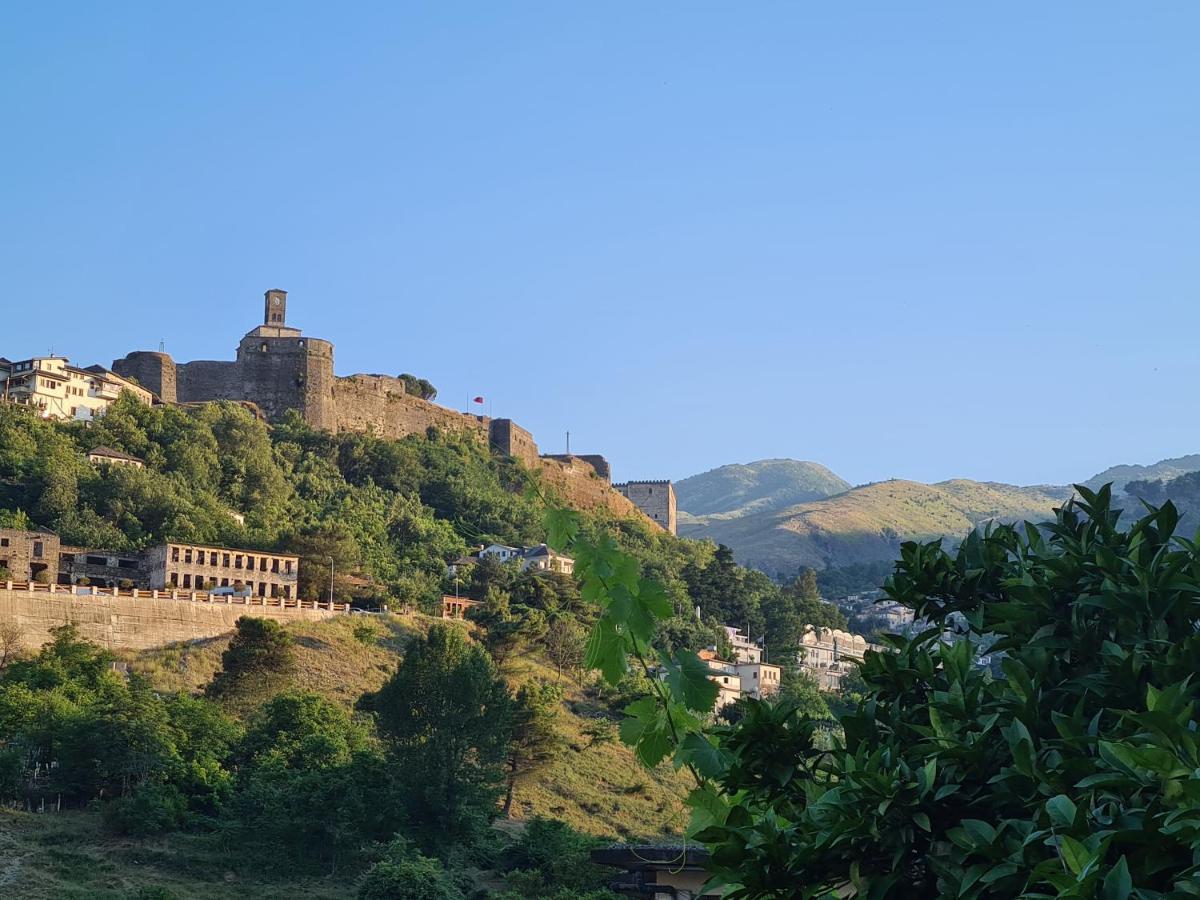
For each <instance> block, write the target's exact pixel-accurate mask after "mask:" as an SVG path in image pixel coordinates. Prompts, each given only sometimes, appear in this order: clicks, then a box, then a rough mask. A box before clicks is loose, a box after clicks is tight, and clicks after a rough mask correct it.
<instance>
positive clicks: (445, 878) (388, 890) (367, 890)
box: [358, 855, 463, 900]
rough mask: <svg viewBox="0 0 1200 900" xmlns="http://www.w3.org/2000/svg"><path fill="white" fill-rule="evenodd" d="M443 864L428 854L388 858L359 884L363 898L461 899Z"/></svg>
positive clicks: (375, 866)
mask: <svg viewBox="0 0 1200 900" xmlns="http://www.w3.org/2000/svg"><path fill="white" fill-rule="evenodd" d="M462 896H463V894H462V891H460V890H459V889H458V888H457V887H455V885H454V883H453V882H452V881H451V879H450V876H449V875H448V874H447V873H446V870H445V868H444V867H443V866H442V864H441V863H440V862H439V861H438V860H436V859H431V858H429V857H428V856H420V855H416V856H413V857H410V858H407V859H404V858H401V859H385V860H383V861H381V862H378V863H376V864H375V865H374V866H372V867H371V869H370V871H368V872H367V874H366V875H365V876H364V877H363V880H362V881H361V882H360V883H359V887H358V897H359V900H461V898H462Z"/></svg>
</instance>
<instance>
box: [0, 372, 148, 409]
mask: <svg viewBox="0 0 1200 900" xmlns="http://www.w3.org/2000/svg"><path fill="white" fill-rule="evenodd" d="M126 391H128V392H129V393H131V394H132V395H133V396H134V397H136V398H137V399H138V400H139V401H140V402H142V403H145V404H146V405H147V406H149V405H151V404H152V403H154V402H155V399H156V398H155V396H154V394H152V393H150V391H148V390H146V389H145V388H143V387H141V386H140V385H138V384H135V383H134V382H132V381H130V380H129V379H127V378H122V377H121V376H120V375H117V374H116V373H115V372H110V371H109V370H108V369H106V368H104V367H103V366H88V367H87V368H86V369H81V368H78V367H76V366H73V365H71V363H70V360H68V359H67V358H66V357H65V356H34V357H31V358H29V359H23V360H18V361H17V362H13V361H12V360H8V359H3V358H0V400H4V401H7V402H9V403H18V404H21V405H22V406H28V407H30V408H32V409H33V410H35V411H36V412H37V414H38V415H39V416H41V417H42V418H43V419H63V420H67V421H79V422H90V421H91V420H92V419H94V418H95V417H96V416H100V415H103V414H104V412H105V411H106V410H107V409H108V407H109V406H111V405H112V403H113V401H115V400H116V399H117V398H118V397H120V396H121V394H122V393H124V392H126Z"/></svg>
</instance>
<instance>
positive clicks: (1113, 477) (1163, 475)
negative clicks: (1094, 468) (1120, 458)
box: [1083, 453, 1200, 491]
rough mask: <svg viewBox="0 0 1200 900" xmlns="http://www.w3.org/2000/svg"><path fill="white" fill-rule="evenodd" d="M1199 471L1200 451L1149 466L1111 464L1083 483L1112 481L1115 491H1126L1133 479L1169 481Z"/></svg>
mask: <svg viewBox="0 0 1200 900" xmlns="http://www.w3.org/2000/svg"><path fill="white" fill-rule="evenodd" d="M1197 471H1200V453H1192V454H1189V455H1188V456H1177V457H1175V458H1174V459H1160V460H1159V461H1158V462H1156V463H1152V464H1151V465H1148V466H1138V465H1121V466H1110V467H1109V468H1107V469H1105V470H1104V471H1103V472H1100V473H1098V474H1096V475H1093V476H1092V477H1091V478H1089V479H1088V480H1087V481H1085V482H1083V484H1084V485H1086V486H1087V487H1090V488H1093V489H1095V488H1098V487H1100V485H1102V484H1107V483H1109V482H1112V486H1113V490H1114V491H1124V490H1125V486H1126V485H1127V484H1128V483H1129V482H1131V481H1141V482H1147V481H1169V480H1170V479H1172V478H1178V477H1179V476H1180V475H1186V474H1187V473H1189V472H1197Z"/></svg>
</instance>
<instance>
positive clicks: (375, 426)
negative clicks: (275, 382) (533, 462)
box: [333, 375, 488, 441]
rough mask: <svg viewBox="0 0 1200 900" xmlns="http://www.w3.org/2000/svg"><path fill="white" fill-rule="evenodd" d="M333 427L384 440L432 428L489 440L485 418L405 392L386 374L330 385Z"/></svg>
mask: <svg viewBox="0 0 1200 900" xmlns="http://www.w3.org/2000/svg"><path fill="white" fill-rule="evenodd" d="M333 410H334V417H335V420H336V421H335V425H334V428H335V430H337V431H370V432H374V433H375V434H377V435H379V436H380V437H385V438H402V437H404V436H405V435H409V434H424V433H425V432H426V431H427V430H428V429H429V428H430V427H431V426H432V427H435V428H439V429H441V430H443V431H449V432H455V433H467V434H473V435H475V436H477V437H478V438H479V439H480V440H482V441H486V440H487V438H488V425H487V419H486V418H484V417H482V416H473V415H470V414H468V413H461V412H458V411H456V410H453V409H447V408H446V407H444V406H439V405H438V404H436V403H430V402H429V401H428V400H422V399H421V398H420V397H414V396H413V395H412V394H409V393H407V392H406V391H405V390H404V382H403V381H401V380H400V379H399V378H392V377H391V376H389V375H351V376H349V377H348V378H336V379H334V382H333Z"/></svg>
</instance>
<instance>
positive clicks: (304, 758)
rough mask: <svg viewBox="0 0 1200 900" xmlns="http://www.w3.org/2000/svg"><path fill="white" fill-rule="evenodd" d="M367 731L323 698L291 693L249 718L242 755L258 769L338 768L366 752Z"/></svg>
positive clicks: (246, 761) (337, 705) (304, 693)
mask: <svg viewBox="0 0 1200 900" xmlns="http://www.w3.org/2000/svg"><path fill="white" fill-rule="evenodd" d="M368 745H369V737H368V733H367V730H366V729H365V728H364V727H363V726H362V725H360V724H358V723H356V722H354V721H353V720H352V719H351V718H350V714H349V713H348V712H347V711H346V709H345V707H343V706H340V705H339V704H337V703H333V702H332V701H329V700H326V699H325V698H324V697H321V696H320V695H318V694H312V693H307V692H303V691H286V692H284V693H282V694H279V695H278V696H275V697H272V698H271V699H270V700H268V701H267V702H266V703H264V704H263V705H262V706H261V707H259V708H258V709H257V710H255V711H254V713H253V714H252V715H251V716H250V721H249V724H248V726H247V728H246V736H245V739H244V740H243V741H242V745H241V749H240V753H241V756H242V759H243V760H244V762H245V764H246V765H249V766H251V767H253V768H257V769H265V768H273V769H306V770H317V769H326V768H336V767H339V766H344V765H346V764H348V763H349V762H350V761H351V759H353V757H354V754H355V753H357V752H360V751H362V750H365V749H367V747H368Z"/></svg>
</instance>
